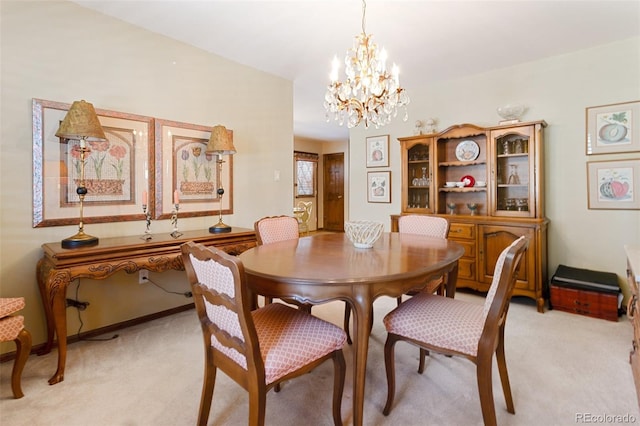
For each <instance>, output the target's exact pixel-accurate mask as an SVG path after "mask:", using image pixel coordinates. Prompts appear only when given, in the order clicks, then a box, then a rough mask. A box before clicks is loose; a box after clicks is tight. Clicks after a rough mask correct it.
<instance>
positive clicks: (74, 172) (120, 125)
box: [32, 99, 154, 228]
mask: <svg viewBox="0 0 640 426" xmlns="http://www.w3.org/2000/svg"><path fill="white" fill-rule="evenodd" d="M70 107H71V104H67V103H63V102H54V101H47V100H43V99H33V100H32V115H33V227H34V228H35V227H43V226H57V225H75V224H77V223H78V218H79V207H80V200H79V197H78V194H77V193H76V189H77V187H78V184H79V179H80V176H81V172H82V170H81V160H80V153H79V149H78V148H79V141H77V140H70V139H64V138H59V137H57V136H55V133H56V132H57V130H58V127H59V126H60V123H61V122H62V120H64V117H65V116H66V114H67V111H68V110H69V108H70ZM95 111H96V114H97V116H98V120H99V121H100V124H101V126H102V128H103V130H104V133H105V136H106V137H107V140H106V141H102V142H89V143H88V146H87V147H88V148H89V151H88V152H87V154H86V157H85V161H84V184H85V187H86V188H87V191H88V192H87V195H86V196H85V198H84V202H83V222H84V223H100V222H119V221H127V220H144V215H143V211H142V194H143V193H144V192H146V191H149V192H150V193H152V194H153V179H152V177H151V176H149V165H150V164H152V163H153V143H152V141H153V135H154V126H153V118H151V117H146V116H141V115H135V114H128V113H122V112H117V111H107V110H103V109H98V108H96V109H95Z"/></svg>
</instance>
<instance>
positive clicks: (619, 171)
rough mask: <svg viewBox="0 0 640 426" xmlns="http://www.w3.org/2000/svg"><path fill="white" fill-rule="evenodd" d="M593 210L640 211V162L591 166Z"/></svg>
mask: <svg viewBox="0 0 640 426" xmlns="http://www.w3.org/2000/svg"><path fill="white" fill-rule="evenodd" d="M587 176H588V204H589V208H590V209H607V210H614V209H615V210H638V209H640V159H637V160H615V161H591V162H588V163H587Z"/></svg>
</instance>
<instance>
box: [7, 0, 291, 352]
mask: <svg viewBox="0 0 640 426" xmlns="http://www.w3.org/2000/svg"><path fill="white" fill-rule="evenodd" d="M1 19H2V21H1V46H0V47H1V55H2V56H1V59H2V64H1V67H2V68H1V71H2V94H1V98H0V99H1V106H2V115H1V120H2V123H1V124H2V126H1V133H0V134H1V138H0V167H1V170H0V177H1V182H0V189H1V191H0V205H1V209H0V285H1V289H0V294H1V295H2V297H17V296H25V297H26V302H27V307H26V309H24V310H23V314H24V316H25V318H26V327H27V328H28V329H29V330H30V331H31V332H32V334H33V340H34V344H39V343H42V342H44V340H45V336H46V333H45V319H44V311H43V308H42V304H41V302H40V295H39V291H38V286H37V282H36V278H35V266H36V263H37V261H38V259H39V258H40V257H41V256H42V249H41V247H40V246H41V244H43V243H46V242H52V241H60V240H62V239H63V238H66V237H68V236H70V235H72V234H74V233H75V232H76V231H77V226H58V227H48V228H37V229H34V228H32V227H31V218H32V188H31V186H32V137H31V128H32V117H31V99H32V98H40V99H46V100H51V101H59V102H67V103H71V102H73V101H74V100H80V99H85V100H87V101H89V102H92V103H93V104H94V106H95V107H96V108H101V109H107V110H113V111H120V112H127V113H134V114H140V115H146V116H151V117H155V118H162V119H169V120H175V121H182V122H187V123H193V124H200V125H206V126H214V125H216V124H223V125H225V126H226V127H228V128H230V129H233V131H234V144H235V147H236V149H237V151H238V152H237V154H236V155H235V156H234V157H233V161H234V186H233V188H234V194H233V201H234V206H233V207H234V213H233V214H230V215H225V217H224V220H225V223H228V224H230V225H233V226H239V227H245V228H252V227H253V222H254V221H255V219H256V218H258V217H261V216H267V215H276V214H290V213H291V209H290V206H291V199H292V196H293V186H292V184H291V182H292V179H293V175H292V172H293V168H292V167H291V164H292V161H293V160H292V159H293V124H292V120H293V85H292V82H291V81H287V80H284V79H281V78H278V77H275V76H272V75H269V74H266V73H263V72H260V71H257V70H254V69H252V68H249V67H246V66H242V65H239V64H236V63H234V62H231V61H228V60H226V59H223V58H220V57H217V56H214V55H211V54H208V53H206V52H204V51H201V50H198V49H196V48H193V47H189V46H187V45H185V44H182V43H179V42H176V41H173V40H170V39H167V38H165V37H161V36H159V35H156V34H153V33H150V32H148V31H145V30H142V29H139V28H135V27H133V26H131V25H129V24H126V23H124V22H122V21H119V20H116V19H113V18H110V17H107V16H104V15H101V14H98V13H96V12H93V11H91V10H88V9H85V8H82V7H80V6H78V5H76V4H73V3H69V2H61V1H42V2H35V1H5V0H3V1H2V4H1ZM220 42H221V43H224V40H220ZM274 170H280V173H281V179H280V181H278V182H275V181H274V179H273V176H274V174H273V171H274ZM225 186H226V187H227V188H228V187H229V185H228V183H225ZM215 214H216V212H214V211H212V215H211V216H207V217H203V218H191V219H180V227H181V229H207V228H208V227H209V226H210V225H212V224H214V223H215V217H214V216H215ZM85 229H86V231H87V232H88V233H90V234H91V235H95V236H98V237H100V238H107V237H111V236H122V235H135V234H136V233H142V232H143V231H144V223H142V222H119V223H114V224H89V225H86V227H85ZM170 229H171V226H170V224H169V221H168V220H163V221H154V222H153V223H152V231H153V232H157V233H160V232H170ZM150 278H151V279H152V280H154V281H156V282H158V283H159V284H161V285H163V286H165V287H167V289H169V290H174V291H186V290H187V289H188V284H187V282H186V279H185V276H184V273H181V272H168V273H165V274H154V273H151V277H150ZM68 295H69V297H75V283H72V285H71V286H70V289H69V292H68ZM79 298H80V299H82V300H86V301H89V302H90V303H91V305H90V306H89V308H88V309H87V310H86V311H84V312H82V319H83V321H84V328H83V329H82V331H87V330H91V329H94V328H98V327H103V326H106V325H109V324H113V323H117V322H121V321H125V320H128V319H131V318H136V317H139V316H142V315H146V314H150V313H154V312H158V311H161V310H164V309H170V308H172V307H175V306H180V305H184V304H186V303H189V302H190V300H188V299H185V298H184V297H182V296H176V295H171V294H167V293H164V292H162V291H161V290H159V289H157V288H156V287H154V286H152V285H150V284H146V285H142V286H141V285H138V284H137V277H136V276H130V275H127V274H125V273H119V274H116V275H114V276H112V277H111V278H110V279H108V280H105V281H91V280H81V287H80V292H79ZM67 317H68V321H69V334H70V335H73V334H75V333H76V332H77V331H78V328H79V321H78V318H77V312H76V311H75V310H68V315H67ZM13 350H15V346H14V345H3V346H2V352H7V351H13Z"/></svg>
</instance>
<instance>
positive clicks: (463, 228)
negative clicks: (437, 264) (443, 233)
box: [449, 223, 476, 240]
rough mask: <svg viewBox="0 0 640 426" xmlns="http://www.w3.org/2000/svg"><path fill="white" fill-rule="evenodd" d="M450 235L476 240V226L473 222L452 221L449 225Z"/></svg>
mask: <svg viewBox="0 0 640 426" xmlns="http://www.w3.org/2000/svg"><path fill="white" fill-rule="evenodd" d="M449 237H451V238H463V239H465V240H474V239H475V238H476V226H475V225H474V224H472V223H451V224H450V225H449Z"/></svg>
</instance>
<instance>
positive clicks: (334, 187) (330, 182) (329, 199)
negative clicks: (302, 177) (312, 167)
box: [322, 152, 344, 232]
mask: <svg viewBox="0 0 640 426" xmlns="http://www.w3.org/2000/svg"><path fill="white" fill-rule="evenodd" d="M322 159H323V168H324V170H323V187H322V188H323V190H322V194H323V198H322V200H323V206H324V208H323V210H324V211H323V219H324V220H323V223H324V228H323V229H324V230H326V231H334V232H344V153H343V152H339V153H335V154H324V155H323V157H322Z"/></svg>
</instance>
